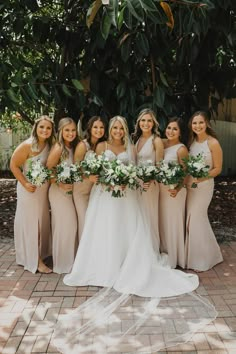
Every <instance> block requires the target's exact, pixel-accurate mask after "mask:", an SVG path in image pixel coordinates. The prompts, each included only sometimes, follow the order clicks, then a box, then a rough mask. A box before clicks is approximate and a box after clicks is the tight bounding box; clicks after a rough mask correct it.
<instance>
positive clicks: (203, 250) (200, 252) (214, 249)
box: [185, 140, 223, 271]
mask: <svg viewBox="0 0 236 354" xmlns="http://www.w3.org/2000/svg"><path fill="white" fill-rule="evenodd" d="M199 153H203V155H204V157H205V162H206V164H207V165H209V166H210V169H211V168H212V165H213V163H212V155H211V151H210V148H209V146H208V141H207V140H205V141H204V142H202V143H198V142H197V141H194V142H193V143H192V145H191V147H190V155H193V156H196V155H197V154H199ZM191 184H192V182H191V179H190V181H189V183H188V191H187V220H186V246H185V252H186V268H187V269H195V270H199V271H206V270H208V269H211V268H212V267H214V266H215V265H216V264H218V263H220V262H222V261H223V257H222V254H221V251H220V247H219V245H218V243H217V241H216V238H215V235H214V233H213V230H212V228H211V225H210V222H209V219H208V213H207V211H208V206H209V204H210V202H211V199H212V196H213V189H214V179H213V178H210V179H208V180H206V181H203V182H200V183H198V187H197V188H191Z"/></svg>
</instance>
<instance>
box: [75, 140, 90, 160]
mask: <svg viewBox="0 0 236 354" xmlns="http://www.w3.org/2000/svg"><path fill="white" fill-rule="evenodd" d="M86 151H87V149H86V145H85V142H84V141H80V142H79V144H78V145H77V146H76V148H75V153H74V162H80V161H83V160H84V157H85V154H86Z"/></svg>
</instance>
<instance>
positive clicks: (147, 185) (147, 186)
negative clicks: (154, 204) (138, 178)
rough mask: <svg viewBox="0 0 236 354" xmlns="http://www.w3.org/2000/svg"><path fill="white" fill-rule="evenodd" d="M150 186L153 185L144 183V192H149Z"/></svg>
mask: <svg viewBox="0 0 236 354" xmlns="http://www.w3.org/2000/svg"><path fill="white" fill-rule="evenodd" d="M150 184H151V182H144V183H143V190H144V191H147V190H148V188H149V187H150Z"/></svg>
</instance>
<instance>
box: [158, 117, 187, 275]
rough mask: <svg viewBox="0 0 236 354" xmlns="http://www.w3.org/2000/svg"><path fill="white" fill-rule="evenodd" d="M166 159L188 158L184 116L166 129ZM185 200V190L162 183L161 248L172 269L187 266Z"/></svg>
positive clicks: (176, 160)
mask: <svg viewBox="0 0 236 354" xmlns="http://www.w3.org/2000/svg"><path fill="white" fill-rule="evenodd" d="M165 134H166V138H167V139H164V140H163V142H164V148H165V150H164V161H166V162H168V161H173V162H177V163H179V164H182V165H183V160H182V159H183V158H186V157H188V150H187V148H186V146H185V145H184V144H183V143H181V135H182V125H181V118H178V117H173V118H171V119H170V120H169V123H168V125H167V127H166V130H165ZM185 202H186V189H185V188H182V186H181V185H180V186H176V188H175V189H169V188H168V186H166V185H164V184H162V183H160V207H159V220H160V237H161V250H162V251H163V252H166V253H168V256H169V263H170V266H171V268H176V266H180V267H182V268H185V255H184V236H185Z"/></svg>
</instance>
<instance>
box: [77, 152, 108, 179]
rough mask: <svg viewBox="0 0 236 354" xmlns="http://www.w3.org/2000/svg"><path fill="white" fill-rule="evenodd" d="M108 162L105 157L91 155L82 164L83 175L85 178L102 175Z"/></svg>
mask: <svg viewBox="0 0 236 354" xmlns="http://www.w3.org/2000/svg"><path fill="white" fill-rule="evenodd" d="M107 161H108V159H107V158H105V157H104V156H103V155H99V156H97V155H96V154H95V153H91V154H89V155H88V156H87V157H86V158H85V159H84V160H83V161H81V163H80V167H81V169H82V173H83V175H84V176H86V177H89V176H91V175H100V172H101V170H102V169H103V165H104V164H106V163H107Z"/></svg>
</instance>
